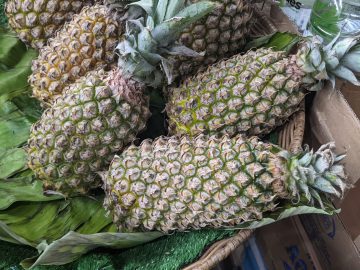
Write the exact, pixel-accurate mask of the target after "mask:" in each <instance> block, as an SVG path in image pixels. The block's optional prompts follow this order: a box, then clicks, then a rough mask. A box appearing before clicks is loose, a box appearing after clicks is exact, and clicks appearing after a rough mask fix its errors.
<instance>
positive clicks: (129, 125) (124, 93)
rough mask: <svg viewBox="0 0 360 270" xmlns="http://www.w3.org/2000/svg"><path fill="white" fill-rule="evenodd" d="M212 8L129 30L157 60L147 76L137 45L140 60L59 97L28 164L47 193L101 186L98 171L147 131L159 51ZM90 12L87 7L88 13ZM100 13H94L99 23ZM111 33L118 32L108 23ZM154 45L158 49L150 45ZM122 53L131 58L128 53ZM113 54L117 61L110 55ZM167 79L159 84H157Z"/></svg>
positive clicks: (38, 128)
mask: <svg viewBox="0 0 360 270" xmlns="http://www.w3.org/2000/svg"><path fill="white" fill-rule="evenodd" d="M179 1H181V0H179ZM141 4H142V3H140V4H139V5H140V6H141ZM212 7H213V4H211V3H209V2H201V3H197V4H194V5H192V6H189V7H187V8H185V9H184V10H182V11H180V12H179V13H176V12H175V14H174V17H176V18H177V19H176V20H166V21H160V22H159V24H158V25H157V24H156V25H155V26H153V25H152V23H151V25H147V26H146V27H145V26H141V29H142V31H140V32H137V31H135V30H138V29H137V27H138V26H139V23H140V21H138V23H137V24H135V25H134V27H135V28H134V29H132V28H129V33H127V38H128V39H130V40H131V39H132V38H134V39H136V40H139V38H137V35H139V36H141V37H145V38H142V39H141V40H140V42H136V45H139V46H140V48H148V51H145V50H141V53H142V54H145V55H148V54H150V53H151V54H152V55H153V56H156V57H153V58H151V60H150V62H149V61H148V59H144V60H143V61H144V62H146V63H147V65H148V66H147V69H146V71H147V72H144V71H145V68H144V67H145V66H140V68H139V69H138V68H137V67H138V61H141V60H140V58H141V56H140V55H136V53H135V50H136V47H134V48H132V49H131V53H130V54H131V55H136V56H137V57H136V59H134V61H132V60H131V59H130V58H131V57H130V58H129V59H127V60H126V63H123V64H122V62H120V63H119V66H118V67H117V68H115V69H114V70H113V71H111V72H106V71H103V70H94V71H91V72H88V73H87V75H85V76H83V77H81V78H80V79H78V80H77V81H76V82H75V83H73V84H70V85H69V86H68V87H67V88H65V90H64V92H63V94H62V95H60V96H58V97H57V98H56V99H55V101H54V104H53V105H52V106H51V107H50V108H49V109H47V110H46V111H45V112H44V113H43V115H42V117H41V119H40V120H39V121H38V122H37V123H35V124H34V126H33V127H32V129H31V134H30V139H29V142H28V147H27V153H28V157H29V158H28V160H29V162H28V165H29V167H30V168H31V169H32V170H33V171H34V173H35V175H36V177H38V178H39V179H40V180H42V181H43V183H44V190H45V191H46V192H47V193H54V192H55V193H61V194H62V195H64V196H66V197H67V196H72V195H76V194H86V193H88V192H89V191H90V190H91V189H94V188H97V187H99V185H100V183H101V180H100V178H99V177H97V172H98V171H101V170H105V169H106V168H107V166H108V165H109V163H110V162H111V160H112V158H113V156H114V155H115V153H116V152H118V151H120V150H122V149H123V147H124V146H126V145H127V144H129V143H130V142H132V141H133V140H135V139H136V136H137V134H138V133H139V132H140V131H141V130H143V129H144V128H145V125H146V122H147V120H148V118H149V116H150V112H149V98H148V95H147V90H148V86H149V85H153V84H154V80H153V78H154V77H156V78H157V79H159V78H162V72H161V71H159V65H160V64H161V62H165V58H164V57H163V56H160V54H158V53H159V52H163V50H165V51H167V52H168V51H170V50H171V47H172V43H171V42H169V40H176V38H177V37H178V36H176V35H177V34H176V33H179V32H180V30H182V29H183V28H184V27H186V26H188V25H189V24H190V23H193V22H194V21H196V20H197V19H198V18H201V17H202V16H204V15H206V14H208V13H209V12H210V11H211V10H212ZM87 10H89V9H87V8H85V12H87ZM154 11H155V12H156V14H161V13H162V12H167V10H163V7H162V6H160V7H158V8H157V9H155V10H154ZM169 12H170V11H169ZM169 12H167V13H168V14H169ZM101 14H102V13H96V14H93V15H94V18H97V19H98V20H100V19H99V18H101V16H100V15H101ZM177 14H178V15H177ZM95 15H96V16H95ZM150 18H151V17H150V16H149V18H148V20H147V21H149V22H151V21H152V20H151V19H150ZM169 24H170V25H169ZM83 26H84V25H83ZM85 26H86V25H85ZM113 26H114V25H113ZM97 27H99V28H98V29H97V31H100V30H104V29H102V28H101V27H103V25H102V24H101V23H98V24H96V25H95V26H94V27H93V29H94V28H97ZM109 27H110V28H109ZM152 27H154V28H152ZM85 28H86V27H85ZM106 29H113V28H112V26H111V25H110V26H109V25H108V26H107V28H106ZM159 29H161V31H158V30H159ZM165 29H166V31H165ZM168 35H170V36H171V35H174V37H170V36H168ZM158 36H160V37H158ZM85 37H87V36H86V35H85ZM175 37H176V38H175ZM153 38H154V39H155V40H154V39H153ZM97 40H98V39H97ZM155 41H156V43H155ZM100 42H103V40H100ZM114 42H115V41H114ZM162 42H165V44H164V43H162ZM124 43H125V44H127V46H125V47H126V48H129V46H130V43H131V42H130V41H127V39H126V40H124V41H123V42H122V44H124ZM154 44H156V46H150V45H154ZM119 46H120V45H119ZM121 53H125V54H126V50H125V51H124V52H122V51H121ZM108 55H109V57H112V55H111V54H110V51H109V52H108ZM120 58H122V57H120ZM124 58H126V55H124ZM162 81H163V79H159V80H157V82H158V83H161V82H162ZM154 86H156V85H154Z"/></svg>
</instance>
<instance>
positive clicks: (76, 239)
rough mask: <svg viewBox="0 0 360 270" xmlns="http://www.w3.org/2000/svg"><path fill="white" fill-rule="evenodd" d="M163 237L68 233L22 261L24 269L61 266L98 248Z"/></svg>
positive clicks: (155, 235)
mask: <svg viewBox="0 0 360 270" xmlns="http://www.w3.org/2000/svg"><path fill="white" fill-rule="evenodd" d="M161 236H163V234H162V233H159V232H147V233H97V234H90V235H83V234H79V233H76V232H69V233H68V234H66V235H65V236H64V237H62V238H61V239H59V240H56V241H54V242H53V243H51V244H50V245H44V244H42V245H40V246H39V248H40V250H39V251H40V252H42V253H41V255H40V256H39V257H38V258H30V259H27V260H24V261H22V263H21V265H22V266H23V267H24V268H25V269H29V268H30V267H35V266H37V265H61V264H66V263H70V262H72V261H74V260H76V259H78V258H79V257H80V256H81V255H83V254H85V253H87V252H89V251H90V250H93V249H95V248H99V247H107V248H117V249H120V248H130V247H135V246H138V245H142V244H144V243H147V242H150V241H153V240H155V239H157V238H159V237H161Z"/></svg>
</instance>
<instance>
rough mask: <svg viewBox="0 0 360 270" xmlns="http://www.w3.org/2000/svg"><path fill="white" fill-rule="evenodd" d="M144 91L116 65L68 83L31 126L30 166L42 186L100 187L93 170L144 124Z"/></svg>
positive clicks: (58, 188)
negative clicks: (110, 70)
mask: <svg viewBox="0 0 360 270" xmlns="http://www.w3.org/2000/svg"><path fill="white" fill-rule="evenodd" d="M145 91H146V86H145V85H144V84H141V83H139V82H137V81H135V80H133V79H131V78H129V79H125V78H124V76H123V74H122V73H121V71H120V70H116V71H112V72H104V71H92V72H89V73H88V74H87V75H86V76H85V77H83V78H81V79H79V80H78V81H77V82H76V83H74V84H72V85H71V86H70V87H68V88H67V89H66V90H65V92H64V94H63V96H61V97H58V98H57V99H56V100H55V103H54V104H53V106H52V107H51V108H49V109H47V110H46V111H45V112H44V113H43V115H42V117H41V120H40V121H38V122H37V123H36V124H35V125H33V127H32V129H31V135H30V139H29V142H28V155H29V167H30V169H32V170H33V171H34V173H35V175H36V176H37V177H38V178H39V179H42V180H43V183H44V190H52V191H61V193H62V194H64V195H68V194H71V193H72V189H74V190H76V192H78V193H80V194H86V193H87V192H89V190H90V189H92V188H96V187H98V186H99V184H100V180H99V179H98V177H97V175H96V172H97V171H100V170H102V169H104V168H106V166H107V165H108V164H109V163H110V162H111V159H112V158H113V155H114V154H115V153H116V152H117V151H120V150H121V149H122V148H123V147H124V146H125V145H127V144H129V143H131V142H132V141H134V140H135V139H136V135H137V134H138V133H139V132H140V131H141V130H143V129H144V128H145V126H146V121H147V120H148V118H149V117H150V111H149V99H148V97H147V96H146V92H145Z"/></svg>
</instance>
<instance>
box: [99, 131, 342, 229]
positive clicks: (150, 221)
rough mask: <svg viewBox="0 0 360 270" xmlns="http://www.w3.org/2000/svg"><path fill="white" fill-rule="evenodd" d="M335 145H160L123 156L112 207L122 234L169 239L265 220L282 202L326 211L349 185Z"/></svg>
mask: <svg viewBox="0 0 360 270" xmlns="http://www.w3.org/2000/svg"><path fill="white" fill-rule="evenodd" d="M333 148H334V145H332V144H329V145H325V146H322V147H321V148H320V149H319V150H318V151H317V152H316V153H313V152H309V151H308V150H306V151H304V152H303V153H300V154H296V155H293V154H290V153H289V152H287V151H285V150H282V149H280V148H279V147H277V146H275V145H272V144H268V143H263V142H261V141H259V140H258V139H257V138H255V137H253V138H251V139H245V138H244V137H242V136H241V135H237V136H236V137H234V138H229V137H228V136H223V137H216V136H211V137H209V136H206V135H199V136H197V137H196V138H189V137H160V138H158V139H156V140H155V141H151V140H146V141H143V142H142V144H141V145H140V146H135V145H132V146H130V147H129V148H127V149H126V150H125V151H124V152H123V153H122V154H121V155H120V156H115V158H114V160H113V161H112V163H111V165H110V169H109V171H108V172H105V173H104V174H103V176H102V177H103V181H104V189H105V193H106V199H105V202H104V206H105V208H106V209H107V210H109V211H110V212H111V214H112V216H113V221H114V223H115V224H116V225H117V226H118V229H119V231H130V232H132V231H147V230H157V231H162V232H165V233H169V232H171V231H175V230H176V231H186V230H189V229H201V228H205V227H211V228H225V227H230V226H236V225H239V224H241V223H242V222H246V221H251V220H260V219H262V217H263V213H264V212H269V211H273V210H276V209H277V207H278V203H279V202H280V201H281V200H289V201H291V202H293V203H294V204H296V202H298V201H299V200H301V201H302V202H304V203H308V204H309V205H313V204H314V203H315V202H316V201H317V202H318V203H319V204H320V205H321V206H322V200H321V196H320V194H322V195H323V194H330V195H336V196H341V194H342V193H343V191H344V189H345V187H346V185H345V184H344V182H343V181H344V179H345V174H344V168H343V166H341V165H339V164H338V163H339V161H340V160H341V159H342V158H343V156H336V155H335V154H334V152H333Z"/></svg>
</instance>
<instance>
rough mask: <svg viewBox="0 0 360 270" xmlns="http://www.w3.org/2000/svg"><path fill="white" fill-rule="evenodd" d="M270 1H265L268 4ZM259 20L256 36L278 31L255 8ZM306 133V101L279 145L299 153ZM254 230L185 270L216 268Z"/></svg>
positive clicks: (209, 250) (228, 241)
mask: <svg viewBox="0 0 360 270" xmlns="http://www.w3.org/2000/svg"><path fill="white" fill-rule="evenodd" d="M266 1H268V0H265V1H264V2H266ZM254 12H255V14H256V16H257V18H258V19H259V18H260V20H262V22H263V23H264V24H265V25H267V27H266V29H260V28H259V27H256V26H255V30H254V31H253V34H254V36H258V35H266V33H264V31H265V32H270V31H273V32H274V31H276V30H277V29H276V27H275V26H274V25H273V24H272V23H271V20H270V19H269V18H268V16H267V15H266V14H264V13H262V12H261V11H259V10H257V9H256V8H255V11H254ZM267 34H269V33H267ZM304 132H305V101H304V100H303V101H302V102H301V105H300V106H299V110H298V111H297V112H296V113H294V114H293V115H292V116H291V117H290V118H289V120H288V121H287V122H286V123H285V124H284V125H283V126H282V128H281V130H280V131H279V138H278V144H279V145H280V146H281V147H282V148H284V149H286V150H288V151H290V152H292V153H297V152H299V151H301V150H302V142H303V139H304ZM252 232H253V230H248V229H246V230H239V232H238V233H237V234H236V235H235V236H232V237H230V238H227V239H223V240H220V241H218V242H215V243H214V244H212V245H211V246H210V247H209V248H207V250H206V251H205V253H203V255H202V256H201V258H200V259H199V260H198V261H196V262H194V263H192V264H191V265H189V266H187V267H185V268H183V270H209V269H212V268H213V267H215V266H216V264H218V263H219V262H221V261H223V260H224V259H226V258H227V257H228V256H229V255H230V254H231V253H232V252H233V251H234V250H235V249H236V248H237V247H239V246H240V245H241V244H242V243H244V242H245V241H246V240H248V239H249V238H250V237H251V235H252Z"/></svg>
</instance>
